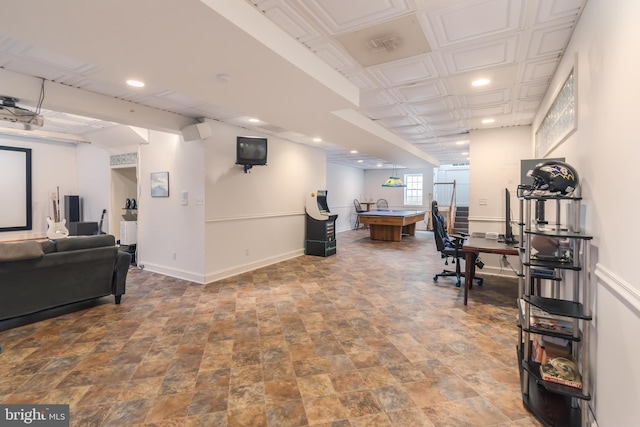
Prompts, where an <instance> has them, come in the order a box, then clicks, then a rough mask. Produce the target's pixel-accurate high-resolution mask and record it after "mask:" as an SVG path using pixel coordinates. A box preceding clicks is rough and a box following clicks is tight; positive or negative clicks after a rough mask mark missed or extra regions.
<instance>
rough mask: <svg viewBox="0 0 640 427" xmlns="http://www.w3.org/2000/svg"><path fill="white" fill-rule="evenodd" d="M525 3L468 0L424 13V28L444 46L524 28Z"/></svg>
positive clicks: (438, 44)
mask: <svg viewBox="0 0 640 427" xmlns="http://www.w3.org/2000/svg"><path fill="white" fill-rule="evenodd" d="M522 6H523V0H467V1H462V2H454V3H448V4H447V5H446V6H445V7H441V8H437V9H433V10H429V11H427V12H425V13H424V14H422V15H423V22H424V24H425V25H424V27H425V29H426V30H427V31H428V32H430V33H431V35H432V37H433V39H434V40H435V41H436V43H437V44H436V46H437V47H438V48H439V49H442V48H445V47H449V46H453V45H456V44H459V43H464V42H469V41H472V40H478V39H480V38H485V37H490V36H496V35H502V34H505V33H509V32H513V31H517V30H520V29H522V14H523V8H522ZM428 39H429V38H428ZM429 40H430V42H431V39H429ZM432 46H433V44H432Z"/></svg>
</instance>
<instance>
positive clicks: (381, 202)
mask: <svg viewBox="0 0 640 427" xmlns="http://www.w3.org/2000/svg"><path fill="white" fill-rule="evenodd" d="M376 208H377V209H378V210H379V211H388V210H389V203H387V200H386V199H378V201H377V202H376Z"/></svg>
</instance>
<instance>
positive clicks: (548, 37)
mask: <svg viewBox="0 0 640 427" xmlns="http://www.w3.org/2000/svg"><path fill="white" fill-rule="evenodd" d="M572 33H573V27H572V26H571V25H570V24H562V25H554V26H551V27H539V28H536V29H533V30H531V33H530V35H529V42H528V46H529V48H528V49H527V50H526V55H527V56H526V59H536V58H538V57H541V56H547V55H554V54H555V55H561V54H562V52H563V51H564V49H565V47H566V46H567V43H568V42H569V39H571V34H572Z"/></svg>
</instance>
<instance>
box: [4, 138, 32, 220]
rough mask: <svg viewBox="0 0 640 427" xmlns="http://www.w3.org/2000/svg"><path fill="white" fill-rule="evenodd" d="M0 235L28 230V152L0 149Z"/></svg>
mask: <svg viewBox="0 0 640 427" xmlns="http://www.w3.org/2000/svg"><path fill="white" fill-rule="evenodd" d="M0 197H1V198H2V209H0V232H1V231H17V230H31V225H32V224H31V216H32V214H31V149H29V148H16V147H5V146H1V145H0Z"/></svg>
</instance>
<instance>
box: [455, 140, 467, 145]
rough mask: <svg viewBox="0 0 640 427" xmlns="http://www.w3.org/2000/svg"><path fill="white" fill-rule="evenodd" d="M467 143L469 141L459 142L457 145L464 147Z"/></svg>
mask: <svg viewBox="0 0 640 427" xmlns="http://www.w3.org/2000/svg"><path fill="white" fill-rule="evenodd" d="M467 142H469V141H458V142H456V145H464V144H466V143H467Z"/></svg>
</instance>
